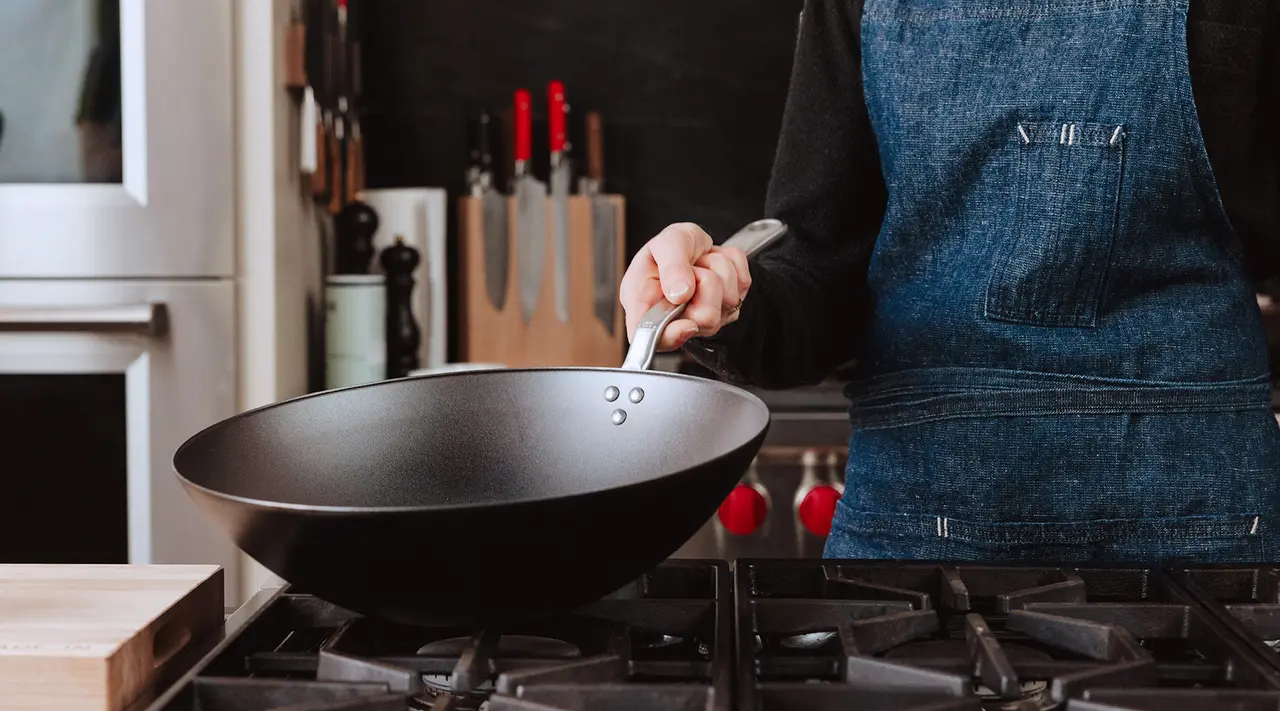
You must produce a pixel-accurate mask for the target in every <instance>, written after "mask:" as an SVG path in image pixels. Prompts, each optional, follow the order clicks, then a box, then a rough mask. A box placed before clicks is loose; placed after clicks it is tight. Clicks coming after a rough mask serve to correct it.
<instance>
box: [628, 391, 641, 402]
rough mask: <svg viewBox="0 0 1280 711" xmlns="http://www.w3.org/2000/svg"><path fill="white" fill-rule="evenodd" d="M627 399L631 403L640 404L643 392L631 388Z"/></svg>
mask: <svg viewBox="0 0 1280 711" xmlns="http://www.w3.org/2000/svg"><path fill="white" fill-rule="evenodd" d="M627 399H628V400H630V401H631V402H640V401H641V400H643V399H644V391H643V390H641V389H640V388H631V392H629V393H627Z"/></svg>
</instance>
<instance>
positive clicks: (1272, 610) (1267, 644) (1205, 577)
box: [1174, 565, 1280, 671]
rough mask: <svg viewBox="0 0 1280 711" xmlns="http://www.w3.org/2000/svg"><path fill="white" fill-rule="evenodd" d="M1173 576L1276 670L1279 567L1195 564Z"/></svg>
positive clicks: (1279, 666)
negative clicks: (1258, 651)
mask: <svg viewBox="0 0 1280 711" xmlns="http://www.w3.org/2000/svg"><path fill="white" fill-rule="evenodd" d="M1174 578H1175V579H1176V580H1177V581H1178V582H1179V583H1180V584H1181V585H1182V586H1183V587H1185V588H1186V589H1187V590H1188V592H1190V593H1191V595H1192V596H1193V597H1194V598H1196V599H1199V600H1201V601H1202V602H1204V603H1205V604H1206V606H1207V607H1208V608H1210V609H1211V610H1212V611H1213V612H1215V613H1216V614H1217V615H1218V616H1219V617H1220V618H1221V619H1222V620H1223V621H1224V622H1225V623H1226V624H1227V625H1228V626H1229V627H1230V628H1231V629H1233V630H1234V631H1236V632H1237V633H1238V634H1240V635H1241V636H1242V637H1244V638H1245V639H1246V640H1248V643H1249V644H1251V645H1252V646H1253V647H1254V649H1256V650H1262V651H1261V656H1262V657H1263V658H1264V659H1266V661H1267V662H1268V664H1270V665H1271V666H1272V667H1274V668H1275V669H1276V670H1277V671H1280V566H1271V565H1205V566H1196V567H1188V568H1181V569H1179V570H1177V571H1175V572H1174Z"/></svg>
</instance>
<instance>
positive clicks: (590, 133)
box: [583, 111, 618, 335]
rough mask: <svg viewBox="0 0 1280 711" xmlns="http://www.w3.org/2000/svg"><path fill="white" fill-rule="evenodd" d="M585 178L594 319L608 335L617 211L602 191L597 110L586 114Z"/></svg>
mask: <svg viewBox="0 0 1280 711" xmlns="http://www.w3.org/2000/svg"><path fill="white" fill-rule="evenodd" d="M585 127H586V135H587V179H586V180H585V181H583V188H584V189H583V192H584V193H586V194H587V195H589V196H590V197H591V254H592V267H593V277H594V279H593V281H592V293H593V296H594V297H595V298H594V302H595V314H596V318H597V319H599V320H600V323H601V324H602V325H604V329H605V330H606V331H608V332H609V334H610V335H612V334H613V331H614V321H615V314H616V312H617V303H618V210H617V206H616V205H614V204H613V201H612V200H610V199H608V198H607V197H605V196H604V195H603V192H604V119H603V118H602V117H601V116H600V112H599V111H592V112H591V113H588V114H587V116H586V121H585Z"/></svg>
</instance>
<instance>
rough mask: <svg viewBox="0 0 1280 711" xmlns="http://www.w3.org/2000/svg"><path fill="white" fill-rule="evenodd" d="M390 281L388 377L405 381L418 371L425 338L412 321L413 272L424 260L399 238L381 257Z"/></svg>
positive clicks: (402, 238)
mask: <svg viewBox="0 0 1280 711" xmlns="http://www.w3.org/2000/svg"><path fill="white" fill-rule="evenodd" d="M379 261H380V262H381V263H382V271H383V273H385V274H386V277H387V317H386V318H387V377H388V378H403V377H404V376H406V375H408V374H409V373H410V372H411V371H414V370H417V369H418V346H419V345H420V344H421V343H422V334H421V332H420V331H419V330H418V323H417V321H415V320H414V318H413V306H412V304H413V301H412V297H413V270H414V269H416V268H417V267H418V262H420V261H421V258H420V257H419V255H418V250H416V249H414V248H413V247H410V246H409V245H407V244H405V243H404V237H402V236H400V235H396V242H395V244H393V245H391V246H390V247H387V248H386V249H384V250H382V255H381V256H380V257H379Z"/></svg>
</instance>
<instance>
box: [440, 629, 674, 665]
mask: <svg viewBox="0 0 1280 711" xmlns="http://www.w3.org/2000/svg"><path fill="white" fill-rule="evenodd" d="M674 639H678V638H674ZM474 645H475V642H474V641H473V639H472V638H471V637H449V638H447V639H438V640H436V641H434V642H428V643H427V644H424V645H422V647H420V648H419V649H418V655H419V656H423V657H460V656H462V654H463V652H465V651H467V649H469V648H471V647H472V646H474ZM581 656H582V650H581V649H578V648H577V647H576V646H574V645H572V644H570V643H568V642H565V641H563V640H559V639H552V638H550V637H535V636H533V635H523V634H507V635H502V637H501V638H500V639H499V640H498V649H497V651H496V652H495V653H494V658H506V659H510V658H516V657H525V658H531V659H573V658H575V657H581Z"/></svg>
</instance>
